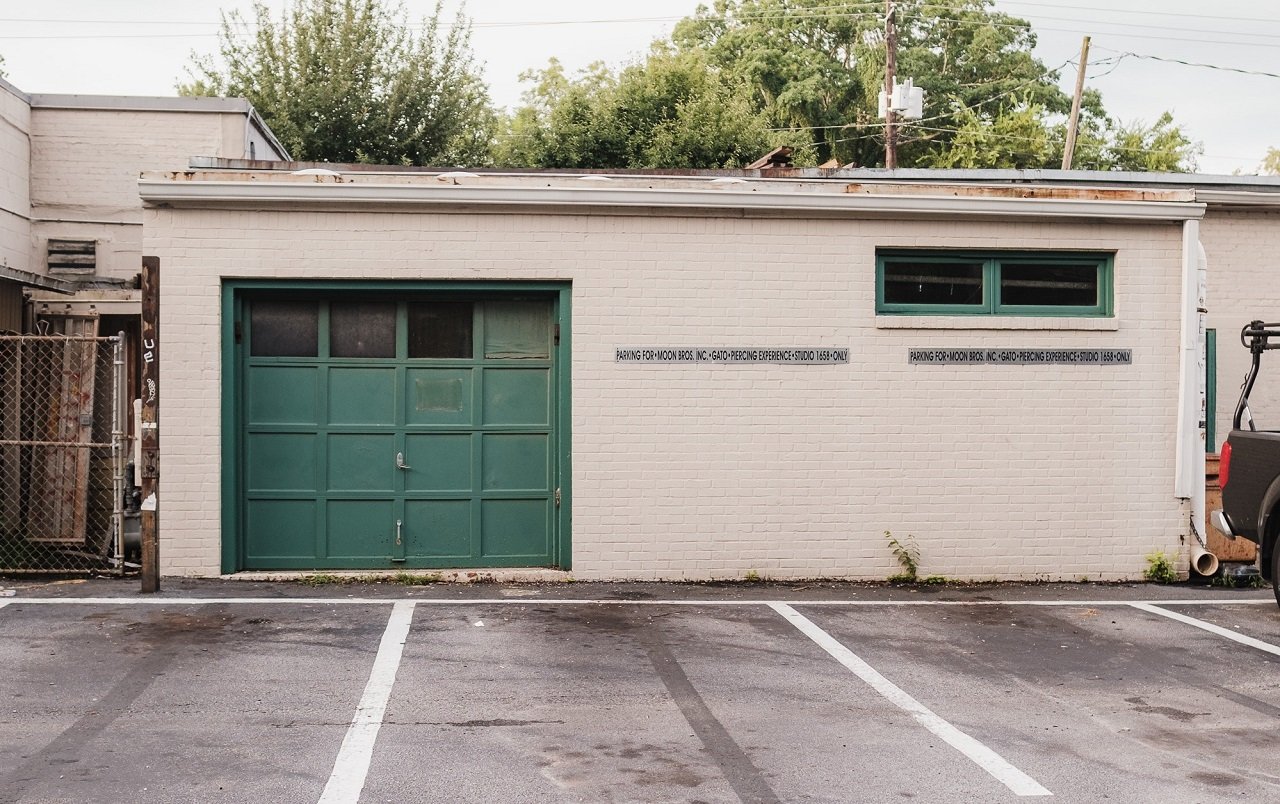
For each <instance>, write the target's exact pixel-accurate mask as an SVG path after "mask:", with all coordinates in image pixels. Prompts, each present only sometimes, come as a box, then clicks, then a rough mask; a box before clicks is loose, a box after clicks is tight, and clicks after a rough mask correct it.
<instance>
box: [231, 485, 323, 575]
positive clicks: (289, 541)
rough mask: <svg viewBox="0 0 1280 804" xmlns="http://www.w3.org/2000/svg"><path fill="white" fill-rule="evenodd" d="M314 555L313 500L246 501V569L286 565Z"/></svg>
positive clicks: (314, 518)
mask: <svg viewBox="0 0 1280 804" xmlns="http://www.w3.org/2000/svg"><path fill="white" fill-rule="evenodd" d="M315 554H316V502H315V500H252V499H251V500H249V501H248V504H247V506H246V511H245V562H246V565H247V568H249V569H254V568H257V567H274V566H290V562H291V561H293V560H295V559H302V560H311V559H312V558H314V556H315Z"/></svg>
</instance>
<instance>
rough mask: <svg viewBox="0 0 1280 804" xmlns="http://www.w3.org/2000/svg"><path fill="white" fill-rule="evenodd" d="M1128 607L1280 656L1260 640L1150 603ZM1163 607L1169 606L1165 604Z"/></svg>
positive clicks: (1269, 645) (1279, 652)
mask: <svg viewBox="0 0 1280 804" xmlns="http://www.w3.org/2000/svg"><path fill="white" fill-rule="evenodd" d="M1129 605H1130V606H1133V607H1134V608H1135V609H1140V610H1142V611H1148V612H1151V613H1152V614H1159V615H1160V616H1161V617H1168V618H1169V619H1170V620H1177V621H1178V622H1180V623H1186V624H1187V625H1193V626H1195V627H1196V628H1199V629H1201V630H1203V631H1208V632H1209V633H1211V634H1217V635H1218V636H1220V637H1224V638H1226V639H1230V640H1231V641H1233V642H1239V643H1240V644H1241V645H1248V646H1249V647H1251V648H1257V649H1258V650H1260V651H1263V652H1265V653H1270V654H1272V655H1273V656H1280V647H1277V646H1275V645H1272V644H1271V643H1269V642H1263V641H1262V640H1260V639H1254V638H1253V637H1248V636H1245V635H1244V634H1237V633H1236V632H1235V631H1229V630H1227V629H1226V628H1223V627H1221V626H1217V625H1214V624H1213V623H1207V622H1205V621H1204V620H1197V619H1196V618H1195V617H1188V616H1187V615H1185V614H1179V613H1178V612H1176V611H1169V610H1168V609H1162V608H1160V606H1156V605H1153V604H1151V603H1130V604H1129ZM1163 605H1169V604H1167V603H1166V604H1163Z"/></svg>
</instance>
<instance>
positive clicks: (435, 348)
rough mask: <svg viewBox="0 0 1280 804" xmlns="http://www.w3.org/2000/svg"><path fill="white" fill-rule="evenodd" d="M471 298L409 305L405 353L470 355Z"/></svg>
mask: <svg viewBox="0 0 1280 804" xmlns="http://www.w3.org/2000/svg"><path fill="white" fill-rule="evenodd" d="M471 310H472V304H471V302H415V303H411V304H410V305H409V357H471V355H472V346H471Z"/></svg>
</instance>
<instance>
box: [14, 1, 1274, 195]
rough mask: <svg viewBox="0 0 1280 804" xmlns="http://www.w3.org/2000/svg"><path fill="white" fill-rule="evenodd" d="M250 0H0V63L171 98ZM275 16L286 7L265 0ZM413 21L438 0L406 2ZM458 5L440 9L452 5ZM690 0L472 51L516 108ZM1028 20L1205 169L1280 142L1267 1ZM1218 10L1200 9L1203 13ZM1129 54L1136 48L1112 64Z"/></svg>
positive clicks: (532, 9)
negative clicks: (1197, 145) (1163, 118)
mask: <svg viewBox="0 0 1280 804" xmlns="http://www.w3.org/2000/svg"><path fill="white" fill-rule="evenodd" d="M250 5H251V1H250V0H222V2H221V3H219V2H218V0H41V2H38V3H32V2H28V0H0V56H3V57H4V59H5V65H4V68H3V69H4V70H5V71H6V72H7V73H8V79H9V81H10V82H11V83H13V84H15V85H16V86H17V87H18V88H19V89H22V90H25V91H27V92H55V93H77V94H96V95H172V94H174V86H175V84H176V83H177V82H178V81H179V80H181V79H184V78H185V77H186V73H185V71H184V70H185V65H186V64H187V63H188V62H189V61H190V54H191V52H192V51H196V52H201V53H204V52H210V51H213V50H214V49H215V48H216V46H217V36H216V34H217V29H218V26H217V22H218V19H219V9H220V8H221V9H232V8H240V9H247V8H248V7H249V6H250ZM268 5H269V6H271V7H273V8H279V7H280V6H281V5H283V2H282V0H268ZM405 5H406V7H407V8H408V9H409V15H410V17H411V18H413V19H415V20H416V19H420V18H421V17H422V16H423V15H425V14H427V13H429V12H430V10H431V8H432V7H433V6H434V0H406V2H405ZM456 5H457V3H456V2H452V1H451V2H448V3H447V7H448V8H450V9H452V8H455V7H456ZM697 6H698V0H645V1H644V2H634V3H633V2H614V3H602V2H599V0H542V2H541V3H536V4H535V3H530V2H528V0H469V2H468V3H467V12H468V14H469V15H470V16H471V18H472V20H473V21H474V34H473V39H472V46H473V49H474V51H475V53H476V56H477V58H478V59H479V60H480V61H482V62H484V64H485V73H486V76H487V78H488V82H489V86H490V91H491V93H492V96H493V99H494V101H495V102H496V103H497V104H498V105H500V106H508V107H509V106H512V105H514V104H516V103H517V102H518V101H519V98H520V92H521V87H520V85H519V82H518V80H517V76H518V75H519V73H520V72H521V71H522V70H526V69H528V68H531V67H540V66H542V65H544V64H545V63H546V61H547V59H548V58H550V57H552V56H556V57H558V58H559V59H560V60H561V61H562V62H563V63H564V64H565V65H566V66H567V67H569V68H570V69H571V70H572V69H577V68H579V67H582V66H585V65H586V64H589V63H590V62H592V61H596V60H604V61H606V62H609V63H611V64H618V63H621V62H624V61H628V60H632V59H635V58H637V57H639V56H640V55H641V54H643V53H644V51H645V50H646V49H647V48H648V45H649V43H650V42H651V41H652V40H653V39H655V38H659V37H664V36H666V35H668V34H669V33H670V32H671V28H672V26H673V25H674V24H675V22H676V21H677V20H678V19H680V18H681V17H683V16H686V15H688V14H690V13H692V12H693V11H694V10H695V9H696V8H697ZM996 7H997V8H998V9H1000V10H1002V11H1005V12H1007V13H1010V14H1013V15H1016V16H1019V17H1022V18H1025V19H1028V20H1030V21H1031V22H1032V24H1033V26H1034V28H1035V30H1036V32H1037V33H1038V35H1039V44H1038V46H1037V48H1036V55H1037V56H1038V57H1039V58H1040V59H1041V60H1042V61H1043V62H1044V63H1045V64H1046V65H1048V66H1050V67H1058V66H1060V65H1065V67H1064V69H1063V70H1062V85H1063V87H1064V89H1066V90H1068V91H1070V89H1071V88H1072V86H1073V85H1074V81H1075V67H1074V66H1073V64H1067V62H1074V61H1075V60H1076V59H1077V58H1078V56H1079V50H1080V39H1081V37H1082V36H1084V35H1085V34H1088V35H1091V36H1092V37H1093V48H1092V51H1091V54H1090V59H1089V60H1090V64H1091V67H1090V69H1089V72H1088V75H1089V86H1091V87H1094V88H1095V89H1098V90H1100V91H1101V92H1102V94H1103V100H1104V101H1105V103H1106V106H1107V109H1108V111H1110V112H1111V113H1112V114H1113V115H1115V116H1116V117H1119V118H1121V119H1122V120H1134V119H1141V120H1148V121H1149V120H1153V119H1155V118H1156V117H1157V116H1158V115H1159V114H1160V113H1161V112H1162V111H1164V110H1166V109H1167V110H1170V111H1172V112H1173V113H1174V116H1175V118H1176V119H1177V121H1178V122H1180V123H1182V124H1183V125H1184V126H1185V128H1186V130H1187V131H1188V132H1189V133H1190V134H1191V136H1192V137H1193V138H1194V139H1196V140H1198V141H1200V142H1202V143H1203V144H1204V155H1203V156H1202V157H1201V158H1200V170H1201V172H1204V173H1231V172H1232V171H1234V170H1240V171H1242V172H1245V173H1250V172H1253V171H1254V170H1255V169H1256V168H1257V166H1258V163H1259V162H1260V161H1261V159H1262V157H1263V155H1264V154H1265V152H1266V149H1267V147H1268V146H1280V101H1277V98H1280V77H1274V76H1262V75H1248V74H1245V73H1241V72H1233V71H1231V70H1228V69H1213V68H1211V67H1207V66H1188V65H1183V64H1179V63H1176V62H1174V61H1157V60H1154V59H1152V58H1150V57H1160V58H1162V59H1175V60H1181V61H1185V62H1193V63H1196V64H1199V65H1212V66H1213V67H1216V68H1233V69H1235V70H1245V71H1255V72H1265V73H1276V74H1280V3H1276V2H1275V0H1215V2H1213V3H1205V2H1204V0H1080V2H1070V0H1017V1H1015V0H997V2H996ZM1209 10H1212V11H1213V12H1214V13H1212V14H1209V13H1206V12H1207V11H1209ZM1124 53H1133V54H1139V55H1140V56H1141V57H1142V58H1140V57H1139V56H1126V57H1124V58H1123V59H1121V60H1120V61H1119V62H1116V61H1115V60H1116V59H1117V58H1118V57H1119V56H1120V55H1121V54H1124Z"/></svg>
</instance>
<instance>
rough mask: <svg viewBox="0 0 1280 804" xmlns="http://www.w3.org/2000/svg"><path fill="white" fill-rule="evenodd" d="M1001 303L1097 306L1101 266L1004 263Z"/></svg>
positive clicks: (1089, 264) (1044, 305)
mask: <svg viewBox="0 0 1280 804" xmlns="http://www.w3.org/2000/svg"><path fill="white" fill-rule="evenodd" d="M1000 303H1001V304H1009V305H1014V304H1023V305H1035V306H1042V307H1096V306H1097V305H1098V265H1097V263H1076V264H1057V265H1037V264H1034V263H1016V262H1004V263H1001V264H1000Z"/></svg>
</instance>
